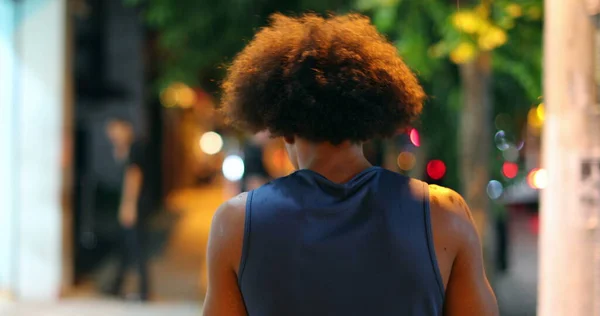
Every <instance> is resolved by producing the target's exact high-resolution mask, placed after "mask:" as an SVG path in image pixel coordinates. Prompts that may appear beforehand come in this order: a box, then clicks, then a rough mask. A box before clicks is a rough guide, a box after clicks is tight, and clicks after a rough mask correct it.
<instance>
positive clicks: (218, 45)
mask: <svg viewBox="0 0 600 316" xmlns="http://www.w3.org/2000/svg"><path fill="white" fill-rule="evenodd" d="M124 1H125V3H127V4H129V5H135V6H140V7H141V9H142V14H143V17H144V19H145V21H146V22H147V24H148V26H149V27H150V28H152V29H154V30H156V31H157V33H158V48H159V50H160V52H161V54H162V55H161V58H160V63H161V64H160V65H158V66H159V71H160V77H159V80H158V87H159V88H164V87H166V86H167V85H168V84H170V83H172V82H175V81H179V82H184V83H187V84H189V85H192V86H196V85H200V86H202V87H203V88H205V89H208V90H211V91H214V90H215V88H216V83H217V82H218V80H220V79H221V78H222V75H223V66H224V65H226V64H227V63H228V62H229V61H230V60H231V58H232V57H233V56H234V55H235V54H236V53H237V52H239V51H240V50H241V49H242V47H243V46H244V45H245V44H246V43H247V42H248V41H249V40H250V39H251V38H252V36H253V33H254V32H255V31H256V29H257V28H259V27H261V26H263V25H265V24H266V22H267V19H268V17H269V15H271V14H272V13H275V12H282V13H296V14H297V13H300V12H305V11H312V12H317V13H326V12H343V11H346V10H348V9H350V8H351V7H350V6H351V5H352V3H353V2H352V1H349V0H124Z"/></svg>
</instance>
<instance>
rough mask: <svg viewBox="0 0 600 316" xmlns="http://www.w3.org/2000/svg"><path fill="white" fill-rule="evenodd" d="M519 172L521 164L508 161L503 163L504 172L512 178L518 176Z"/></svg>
mask: <svg viewBox="0 0 600 316" xmlns="http://www.w3.org/2000/svg"><path fill="white" fill-rule="evenodd" d="M517 173H519V165H517V164H516V163H514V162H508V161H507V162H505V163H504V164H503V165H502V174H504V176H505V177H507V178H509V179H512V178H514V177H516V176H517Z"/></svg>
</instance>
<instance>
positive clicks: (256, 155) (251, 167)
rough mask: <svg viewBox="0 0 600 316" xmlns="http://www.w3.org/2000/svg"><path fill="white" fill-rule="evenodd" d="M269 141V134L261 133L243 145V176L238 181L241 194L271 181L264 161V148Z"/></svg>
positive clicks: (266, 132)
mask: <svg viewBox="0 0 600 316" xmlns="http://www.w3.org/2000/svg"><path fill="white" fill-rule="evenodd" d="M269 140H270V134H269V132H268V131H262V132H259V133H257V134H255V135H254V136H252V137H251V138H250V139H249V140H248V142H246V144H244V148H243V154H244V175H243V176H242V179H241V181H240V186H241V188H240V191H241V192H246V191H251V190H254V189H257V188H259V187H260V186H261V185H263V184H265V183H267V182H269V181H270V180H271V175H270V174H269V171H268V170H267V167H266V166H265V161H264V153H265V146H266V144H267V142H268V141H269Z"/></svg>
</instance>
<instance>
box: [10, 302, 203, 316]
mask: <svg viewBox="0 0 600 316" xmlns="http://www.w3.org/2000/svg"><path fill="white" fill-rule="evenodd" d="M199 314H200V306H199V305H194V304H186V303H156V304H143V305H142V304H136V303H124V302H121V301H115V300H100V299H68V300H62V301H60V302H55V303H39V304H37V303H0V315H2V316H82V315H85V316H107V315H110V316H163V315H169V316H188V315H189V316H192V315H194V316H196V315H199Z"/></svg>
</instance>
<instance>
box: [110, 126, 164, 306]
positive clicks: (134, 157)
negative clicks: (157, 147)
mask: <svg viewBox="0 0 600 316" xmlns="http://www.w3.org/2000/svg"><path fill="white" fill-rule="evenodd" d="M106 133H107V136H108V138H109V139H110V142H111V143H112V145H113V148H112V149H113V152H112V154H113V155H112V157H113V159H114V160H115V162H116V164H117V165H118V166H119V168H120V173H121V179H122V185H121V188H122V189H121V193H120V204H119V212H118V221H119V224H120V227H121V232H120V234H121V236H120V243H119V247H120V249H119V265H118V270H117V273H116V275H115V277H114V279H113V280H112V282H111V284H110V287H109V289H108V292H109V294H111V295H116V296H120V295H122V294H123V293H122V288H123V281H124V279H125V276H126V273H127V272H128V270H129V268H130V266H131V265H133V264H134V263H135V264H136V268H137V272H138V274H139V299H141V300H142V301H146V300H148V298H149V290H150V288H149V275H148V257H149V256H148V249H147V242H148V227H147V224H148V217H149V216H150V215H151V214H152V213H153V211H154V210H155V208H156V207H157V201H158V196H159V192H158V190H156V183H155V181H153V179H152V175H153V174H154V173H152V172H151V171H150V168H152V167H153V166H152V159H150V157H151V155H149V154H148V152H147V151H148V146H147V144H146V143H145V142H144V141H143V140H141V139H136V138H135V133H134V130H133V126H132V124H131V122H129V121H128V120H126V119H123V118H114V119H111V120H110V121H109V122H108V123H107V125H106Z"/></svg>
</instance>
